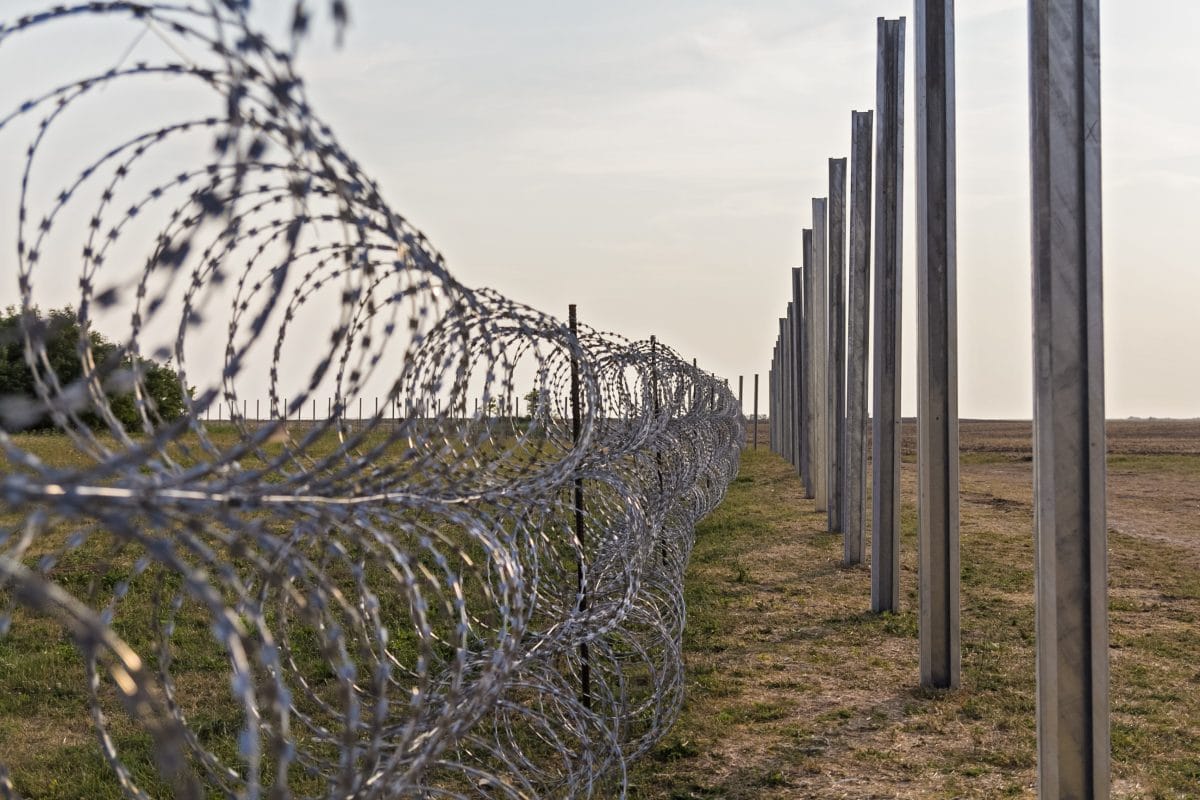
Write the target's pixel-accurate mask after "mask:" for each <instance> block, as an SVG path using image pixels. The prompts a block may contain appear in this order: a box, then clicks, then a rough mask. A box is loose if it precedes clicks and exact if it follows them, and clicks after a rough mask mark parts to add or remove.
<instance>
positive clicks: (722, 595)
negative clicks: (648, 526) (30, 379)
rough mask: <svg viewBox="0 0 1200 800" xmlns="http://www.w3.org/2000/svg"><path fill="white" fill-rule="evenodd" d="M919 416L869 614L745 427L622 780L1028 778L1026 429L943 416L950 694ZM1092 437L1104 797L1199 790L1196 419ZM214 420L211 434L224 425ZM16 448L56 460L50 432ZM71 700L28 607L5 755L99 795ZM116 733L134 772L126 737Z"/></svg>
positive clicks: (675, 798)
mask: <svg viewBox="0 0 1200 800" xmlns="http://www.w3.org/2000/svg"><path fill="white" fill-rule="evenodd" d="M914 433H915V428H914V426H913V425H911V424H907V423H906V429H905V439H904V462H905V463H904V471H903V476H904V492H905V494H904V531H903V541H902V546H903V569H904V573H903V581H904V583H903V586H902V602H903V608H904V610H903V612H902V613H900V614H896V615H882V616H878V615H872V614H869V613H867V608H868V605H869V580H870V576H869V572H868V570H867V569H866V567H856V568H852V569H846V568H843V567H841V566H840V560H841V538H840V535H830V534H827V533H825V532H824V523H825V516H824V514H823V513H822V514H817V513H816V512H815V511H814V510H813V506H812V503H811V501H806V500H804V499H803V496H802V491H801V488H800V484H799V481H798V479H797V478H796V477H795V475H794V474H793V472H792V470H791V468H790V466H789V465H787V464H786V463H785V462H784V461H782V460H781V459H780V458H778V457H777V456H774V455H772V454H770V453H769V452H768V451H767V449H766V446H765V442H766V426H765V425H763V426H762V430H761V432H760V439H759V441H760V447H759V449H758V450H757V451H751V450H749V449H747V450H746V451H745V452H744V454H743V461H742V470H741V474H740V476H739V477H738V478H737V480H736V481H735V483H734V484H733V485H732V486H731V487H730V491H729V494H728V496H727V498H726V500H725V502H724V504H723V505H722V506H721V507H720V508H719V509H718V510H717V511H716V512H715V513H714V514H712V515H711V516H710V517H709V518H708V519H706V520H704V521H703V522H702V523H701V525H700V526H699V528H698V530H697V543H696V548H695V551H694V553H693V555H692V562H691V565H690V567H689V572H688V576H687V590H686V591H687V602H688V623H687V629H686V633H685V642H684V644H685V660H686V666H687V699H686V705H685V708H684V712H683V715H682V717H681V719H680V721H679V722H678V724H677V725H676V726H675V727H674V728H673V729H672V730H671V732H670V733H669V734H668V735H667V737H666V738H665V739H664V740H663V741H662V742H660V744H659V745H658V746H657V747H656V748H655V750H654V751H653V752H652V753H651V755H650V756H649V757H647V758H646V759H644V760H643V761H641V762H639V763H637V764H636V765H634V767H633V770H632V773H631V776H630V782H631V791H630V793H631V796H632V797H634V798H639V799H642V800H644V799H648V798H670V799H671V800H684V799H685V798H698V799H699V798H727V799H728V800H737V799H742V798H759V797H796V798H802V797H820V798H838V797H845V798H871V797H878V798H884V797H951V796H953V797H960V796H961V797H1034V796H1035V794H1036V789H1035V779H1036V776H1035V729H1034V663H1033V633H1034V619H1033V603H1032V588H1033V548H1032V529H1033V522H1032V514H1031V511H1032V506H1031V500H1032V497H1031V481H1032V477H1031V452H1030V444H1029V443H1030V428H1029V424H1028V423H1019V422H974V421H968V422H964V423H963V426H962V444H963V453H962V564H963V586H962V588H963V601H962V624H963V634H962V642H963V688H962V689H961V690H958V691H953V692H923V691H921V690H919V689H917V688H916V679H917V639H916V636H917V631H916V615H915V608H916V568H915V563H916V542H915V527H916V509H915V505H914V497H915V463H914V459H915V456H914V454H915V440H914ZM1109 433H1110V452H1111V455H1110V457H1109V496H1110V500H1109V514H1108V519H1109V529H1110V537H1109V543H1110V571H1109V575H1110V587H1111V600H1110V609H1111V644H1112V650H1111V661H1112V692H1113V701H1112V736H1113V765H1114V766H1113V770H1114V781H1115V788H1116V791H1115V792H1114V794H1115V796H1117V797H1129V798H1142V797H1145V798H1184V797H1196V796H1200V632H1198V631H1197V621H1198V620H1200V422H1114V423H1111V424H1110V428H1109ZM218 438H219V440H220V443H221V445H222V446H228V445H229V444H231V443H232V441H233V433H232V431H231V430H229V431H224V430H222V431H221V432H220V435H219V437H218ZM29 446H31V447H34V448H35V449H37V450H39V451H42V452H44V453H45V455H46V456H47V459H48V460H50V461H55V460H61V461H62V462H64V463H63V464H62V465H63V466H66V465H67V463H69V461H70V460H71V459H70V455H69V453H70V451H69V448H66V447H65V441H64V440H62V439H61V437H44V441H38V442H32V443H30V444H29ZM271 447H274V445H271ZM868 508H869V503H868ZM6 521H9V522H11V521H12V520H6ZM68 566H69V565H68ZM66 577H67V579H68V582H69V580H70V579H71V577H72V576H71V575H70V574H68V575H67V576H66ZM79 580H80V581H86V576H85V575H83V574H80V576H79ZM47 636H48V637H49V638H43V639H42V640H40V641H39V637H47ZM179 636H180V637H182V638H181V642H182V643H184V644H186V643H187V642H189V641H194V642H196V651H195V652H194V653H192V655H193V656H194V659H193V661H194V663H181V664H180V665H179V666H180V667H181V668H182V667H185V666H186V667H188V668H189V669H188V670H187V671H186V673H185V678H187V679H190V680H192V681H193V682H194V686H193V688H194V689H196V690H198V691H197V692H195V693H194V697H197V698H200V699H201V700H202V699H203V698H204V697H205V695H206V692H208V693H211V694H213V695H214V696H215V695H218V694H222V693H224V692H225V689H224V687H223V686H221V685H220V682H221V681H223V680H224V672H222V671H220V668H221V665H220V664H219V663H217V664H216V666H217V671H215V672H211V675H210V677H209V678H206V677H205V676H206V675H209V674H210V673H206V671H205V668H206V664H207V665H208V666H212V664H210V662H209V660H210V659H211V658H212V654H211V653H209V652H208V648H206V647H204V642H206V641H207V639H206V633H205V630H204V629H203V627H201V626H197V629H196V630H195V631H190V630H183V631H181V633H180V634H179ZM189 637H190V638H189ZM181 646H182V645H181ZM218 661H219V659H218ZM212 675H215V676H216V677H215V678H213V677H211V676H212ZM210 683H212V684H213V685H212V686H209V685H208V684H210ZM85 696H86V690H85V688H84V680H83V675H82V671H81V667H80V665H79V659H78V656H77V654H76V653H75V650H74V648H73V646H72V645H71V644H70V643H69V642H67V641H65V640H63V639H62V638H61V636H55V635H54V634H53V632H52V631H51V630H49V629H42V628H39V627H37V626H33V625H29V624H26V625H24V626H21V625H17V626H14V628H13V632H12V633H11V634H10V635H9V637H7V639H6V640H0V764H2V763H7V765H8V766H9V767H11V768H13V772H14V778H16V779H17V782H18V786H19V787H23V788H24V792H25V794H26V795H27V796H30V797H64V798H65V797H89V798H90V797H116V796H118V794H117V792H116V791H115V788H114V785H113V782H112V779H111V773H110V772H109V770H108V767H107V765H106V764H105V763H104V762H103V760H102V759H101V758H100V757H99V754H98V751H97V746H96V744H95V741H96V740H95V737H94V735H93V733H92V731H91V726H90V720H89V719H88V718H87V715H86V712H85V710H84V709H85ZM194 711H195V716H194V717H193V719H194V720H196V721H197V722H198V723H199V727H200V728H201V731H200V732H201V735H202V736H210V735H211V736H212V737H214V740H224V739H229V738H230V737H231V735H232V732H233V731H232V728H231V725H235V723H236V720H232V721H231V720H229V719H225V718H224V717H221V716H219V715H214V714H209V715H208V716H207V717H206V716H205V712H206V709H205V708H203V704H202V703H201V704H200V705H199V706H198V707H197V708H195V709H194ZM206 726H207V727H206ZM210 728H211V730H210ZM116 733H117V735H118V736H120V737H123V738H125V737H127V738H125V740H124V741H123V742H122V745H123V751H124V752H125V753H126V754H127V755H130V756H131V757H132V759H133V761H134V762H135V766H136V765H137V762H139V761H140V762H141V763H142V764H143V766H148V758H149V757H148V749H149V748H148V745H149V742H148V741H146V739H145V737H144V735H143V734H142V733H141V732H139V731H137V730H132V729H125V728H122V727H120V726H118V727H117V730H116ZM163 794H164V796H165V794H166V793H165V792H164V793H163Z"/></svg>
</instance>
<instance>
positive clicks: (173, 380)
mask: <svg viewBox="0 0 1200 800" xmlns="http://www.w3.org/2000/svg"><path fill="white" fill-rule="evenodd" d="M30 314H31V316H30V317H25V318H24V320H23V318H22V312H21V310H20V309H18V308H14V307H13V306H9V307H8V308H6V309H5V310H4V314H3V316H0V398H5V399H6V400H9V401H10V402H9V404H8V405H9V407H10V408H11V407H12V406H11V399H12V398H19V399H24V400H26V401H28V402H29V403H31V404H33V405H34V407H36V405H38V404H40V403H39V401H38V399H37V391H36V390H35V388H34V385H35V384H34V377H33V371H32V370H31V369H30V368H29V364H28V363H26V361H25V332H26V329H27V328H28V329H29V330H30V331H31V332H32V333H33V334H34V335H35V336H37V337H38V338H39V339H40V340H41V342H42V344H43V346H44V348H45V350H46V359H47V361H48V362H49V364H50V368H51V369H53V370H54V374H55V375H57V376H58V381H59V383H60V384H61V385H62V386H63V387H64V388H65V387H67V386H70V385H71V384H73V383H76V382H77V381H79V380H80V378H81V377H82V375H83V364H82V362H81V361H80V358H79V349H78V348H79V341H80V326H79V317H78V315H77V314H76V313H75V310H74V309H73V308H71V307H70V306H68V307H66V308H56V309H53V310H51V311H49V312H46V313H44V314H43V313H42V311H41V310H40V309H37V308H34V309H32V311H31V312H30ZM87 336H88V342H89V344H90V347H91V351H92V358H93V360H94V361H95V363H96V367H97V371H98V372H99V374H100V375H101V376H104V378H105V379H106V380H105V381H104V384H105V396H106V398H107V400H108V406H109V408H111V409H112V412H113V415H114V416H115V417H116V418H117V419H118V420H119V421H120V422H121V424H122V425H123V426H124V427H125V429H126V430H130V431H132V430H138V429H140V428H141V426H142V418H141V414H140V413H138V409H137V403H136V400H135V399H134V394H133V391H132V389H131V388H130V387H129V386H128V385H127V384H128V381H125V382H121V381H117V380H109V379H112V378H115V377H117V376H118V375H122V374H123V375H130V374H132V373H134V372H135V370H134V359H133V356H131V355H130V354H129V353H128V352H125V351H124V350H123V349H122V348H119V347H118V346H117V345H115V344H113V343H112V342H110V341H109V340H108V339H106V338H105V337H104V336H103V335H102V334H100V333H99V332H97V331H91V330H89V331H88V334H87ZM136 372H137V373H138V374H139V375H140V380H141V387H142V392H143V394H144V396H145V397H146V399H147V401H148V402H149V403H150V407H151V409H152V410H153V412H154V414H156V415H157V416H158V417H159V418H161V419H162V420H164V421H170V420H173V419H177V418H178V417H180V416H182V415H183V411H184V402H183V401H184V395H183V391H184V389H183V384H182V383H181V381H180V379H179V373H177V372H176V371H175V370H174V369H172V368H171V362H170V361H168V362H167V363H166V364H159V363H157V362H155V361H152V360H150V359H148V358H141V357H138V358H137V370H136ZM118 383H124V384H126V385H121V386H119V387H115V386H113V385H112V384H118ZM188 394H189V396H190V395H191V391H190V390H189V391H188ZM80 418H81V419H82V420H83V421H84V423H86V424H87V425H89V426H93V427H95V426H103V424H104V423H103V422H102V421H101V419H100V416H99V415H98V414H97V413H96V412H95V411H93V410H85V411H83V412H82V413H80ZM0 426H3V427H4V429H5V430H8V431H12V430H15V429H27V428H34V429H47V428H52V427H54V422H53V420H52V419H51V418H50V415H49V414H45V413H42V414H40V415H39V414H37V413H34V414H32V415H27V416H25V415H18V416H14V415H11V414H9V415H5V416H4V417H0Z"/></svg>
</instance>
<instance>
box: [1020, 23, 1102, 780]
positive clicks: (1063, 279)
mask: <svg viewBox="0 0 1200 800" xmlns="http://www.w3.org/2000/svg"><path fill="white" fill-rule="evenodd" d="M1099 6H1100V3H1099V0H1070V2H1065V0H1030V3H1029V23H1030V31H1029V51H1030V70H1029V73H1030V122H1031V126H1030V127H1031V131H1030V133H1031V139H1032V146H1031V148H1030V150H1031V153H1032V156H1033V164H1032V181H1031V188H1032V212H1033V213H1032V221H1033V231H1032V244H1033V328H1034V330H1033V354H1034V355H1033V364H1034V411H1033V421H1034V428H1033V429H1034V461H1033V463H1034V520H1035V525H1036V528H1035V542H1036V549H1037V592H1036V596H1037V669H1038V681H1037V687H1038V702H1037V709H1038V786H1039V791H1040V794H1041V797H1043V798H1046V799H1047V800H1058V798H1070V797H1089V798H1107V797H1108V796H1109V791H1110V788H1109V781H1110V777H1109V771H1110V763H1109V762H1110V752H1109V750H1110V743H1109V697H1108V692H1109V689H1108V605H1107V577H1106V576H1107V571H1108V564H1107V554H1106V551H1105V547H1106V535H1107V528H1106V524H1105V508H1104V504H1105V463H1104V459H1105V430H1104V319H1103V312H1104V307H1103V292H1102V283H1103V263H1102V254H1101V247H1102V242H1101V203H1100V189H1101V184H1100V152H1101V137H1100V19H1099V16H1100V9H1099Z"/></svg>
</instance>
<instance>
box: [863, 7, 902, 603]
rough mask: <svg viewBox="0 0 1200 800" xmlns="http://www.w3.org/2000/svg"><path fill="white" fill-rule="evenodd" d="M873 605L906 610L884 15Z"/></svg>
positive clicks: (890, 104) (893, 53)
mask: <svg viewBox="0 0 1200 800" xmlns="http://www.w3.org/2000/svg"><path fill="white" fill-rule="evenodd" d="M878 37H879V52H878V60H877V62H876V68H877V71H878V74H877V77H876V97H875V103H876V109H875V113H876V115H877V116H876V119H875V124H876V128H877V134H876V143H875V147H876V159H875V161H876V165H877V166H876V169H877V170H878V171H877V174H876V181H875V224H876V226H877V228H876V236H875V381H874V387H873V388H874V414H873V419H872V421H873V423H874V427H873V435H872V442H871V450H872V454H873V457H874V458H873V464H872V467H873V473H874V474H873V480H872V486H871V499H872V517H871V528H872V532H873V536H872V547H871V610H872V611H897V610H898V609H899V608H900V423H901V417H900V332H901V328H900V286H901V280H900V276H901V268H900V263H901V258H902V255H903V247H902V245H903V237H904V226H903V223H902V219H901V218H902V213H903V203H902V201H903V198H904V194H903V191H904V18H903V17H901V18H900V19H898V20H885V19H883V18H882V17H881V18H879V21H878Z"/></svg>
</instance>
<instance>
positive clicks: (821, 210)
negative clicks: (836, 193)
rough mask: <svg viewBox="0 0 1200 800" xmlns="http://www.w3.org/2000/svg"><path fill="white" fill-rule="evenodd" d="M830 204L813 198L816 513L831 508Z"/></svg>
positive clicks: (811, 328)
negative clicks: (828, 283) (828, 221)
mask: <svg viewBox="0 0 1200 800" xmlns="http://www.w3.org/2000/svg"><path fill="white" fill-rule="evenodd" d="M827 206H828V201H827V200H826V198H824V197H814V198H813V201H812V224H813V236H812V273H813V280H812V284H811V285H812V291H813V300H812V314H813V321H812V325H810V326H809V330H810V331H811V332H812V335H813V347H812V353H813V357H812V360H811V361H810V362H809V369H810V370H811V371H812V373H813V403H812V405H813V412H814V416H815V419H814V421H813V426H812V438H813V443H814V445H813V449H814V450H815V451H816V452H815V453H814V454H813V464H814V465H815V470H814V472H815V474H814V475H813V500H814V504H815V506H816V509H817V511H826V510H827V509H828V508H829V446H830V441H829V392H830V386H829V360H828V346H829V322H828V320H829V305H828V303H829V295H828V292H827V280H826V278H827V273H828V263H829V256H828V242H829V240H828V227H827V213H826V212H827Z"/></svg>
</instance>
